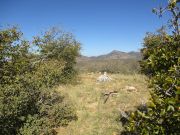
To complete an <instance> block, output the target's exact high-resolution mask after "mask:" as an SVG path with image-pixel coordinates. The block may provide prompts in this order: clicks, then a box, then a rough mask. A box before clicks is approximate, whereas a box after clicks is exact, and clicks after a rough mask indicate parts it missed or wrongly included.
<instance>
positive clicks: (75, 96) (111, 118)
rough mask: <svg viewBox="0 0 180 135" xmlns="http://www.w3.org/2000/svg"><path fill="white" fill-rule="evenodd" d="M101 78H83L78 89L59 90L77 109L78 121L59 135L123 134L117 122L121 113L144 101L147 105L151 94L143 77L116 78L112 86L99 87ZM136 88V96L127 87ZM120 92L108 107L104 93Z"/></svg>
mask: <svg viewBox="0 0 180 135" xmlns="http://www.w3.org/2000/svg"><path fill="white" fill-rule="evenodd" d="M98 76H99V75H98V74H82V75H81V82H80V83H79V84H78V85H75V86H73V85H66V86H59V88H58V90H59V91H61V92H63V93H67V94H68V95H69V97H70V98H71V100H72V101H73V102H74V104H75V106H76V108H77V115H78V120H77V121H73V122H71V123H70V124H69V125H68V126H67V127H65V128H59V129H58V130H57V131H58V133H59V135H117V134H118V132H119V131H121V130H122V126H121V124H120V122H118V121H117V120H116V119H117V118H118V116H119V110H120V109H121V110H133V109H135V107H136V106H137V105H139V104H140V103H141V102H142V100H143V101H146V100H147V98H148V96H149V92H148V89H147V84H146V81H145V79H146V78H145V76H143V75H138V74H135V75H121V74H112V75H110V77H111V78H112V79H113V81H111V82H106V83H97V82H96V79H97V77H98ZM127 85H130V86H134V87H135V88H136V89H137V91H136V92H128V91H127V90H125V86H127ZM114 90H116V91H118V93H117V94H115V95H113V96H110V97H109V99H108V100H107V102H106V103H105V104H104V100H105V97H104V96H103V93H105V92H108V91H114Z"/></svg>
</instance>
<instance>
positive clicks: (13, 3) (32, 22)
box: [0, 0, 168, 56]
mask: <svg viewBox="0 0 180 135" xmlns="http://www.w3.org/2000/svg"><path fill="white" fill-rule="evenodd" d="M0 4H1V6H0V7H1V8H0V25H1V26H4V25H7V24H10V25H18V26H19V27H20V29H21V30H22V31H23V33H24V37H25V38H26V39H29V40H31V39H32V36H34V35H38V34H40V32H41V31H44V30H45V29H48V28H49V27H51V26H59V27H62V28H63V29H65V30H67V31H70V32H72V33H73V34H74V35H75V36H76V38H77V40H78V41H80V42H81V43H82V50H81V52H82V54H83V55H87V56H93V55H100V54H105V53H108V52H110V51H112V50H120V51H125V52H129V51H139V49H140V48H142V42H143V37H144V36H145V33H146V32H155V31H156V29H158V28H160V27H161V26H162V25H163V24H166V19H167V18H168V16H167V15H166V16H165V17H164V18H162V19H159V18H158V17H157V16H156V15H155V14H153V13H152V12H151V11H152V8H154V7H158V6H159V5H166V4H167V0H0Z"/></svg>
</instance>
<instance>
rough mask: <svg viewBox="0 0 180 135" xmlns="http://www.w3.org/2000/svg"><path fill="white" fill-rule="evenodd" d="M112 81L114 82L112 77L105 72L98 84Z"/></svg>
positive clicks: (98, 79) (99, 78)
mask: <svg viewBox="0 0 180 135" xmlns="http://www.w3.org/2000/svg"><path fill="white" fill-rule="evenodd" d="M111 80H112V79H111V77H109V76H108V75H107V73H106V72H104V74H103V75H100V76H99V77H98V78H97V81H98V82H107V81H111Z"/></svg>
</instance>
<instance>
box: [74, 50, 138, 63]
mask: <svg viewBox="0 0 180 135" xmlns="http://www.w3.org/2000/svg"><path fill="white" fill-rule="evenodd" d="M111 59H112V60H116V59H122V60H126V59H137V60H140V59H141V54H140V52H136V51H130V52H123V51H119V50H113V51H111V52H109V53H107V54H103V55H99V56H90V57H88V56H84V55H81V56H80V57H78V59H77V61H89V60H111Z"/></svg>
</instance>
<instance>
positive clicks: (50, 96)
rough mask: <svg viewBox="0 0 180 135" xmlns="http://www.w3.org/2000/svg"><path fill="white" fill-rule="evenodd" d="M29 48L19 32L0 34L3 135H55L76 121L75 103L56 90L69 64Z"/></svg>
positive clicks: (0, 113) (0, 102)
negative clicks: (57, 129)
mask: <svg viewBox="0 0 180 135" xmlns="http://www.w3.org/2000/svg"><path fill="white" fill-rule="evenodd" d="M67 42H68V39H67ZM30 46H31V44H30V43H29V42H27V41H24V40H22V33H21V32H20V31H18V30H17V28H10V29H6V30H1V31H0V82H1V85H0V129H1V130H0V134H4V135H6V134H7V135H12V134H25V135H32V134H35V135H36V134H37V135H39V134H56V132H55V130H54V128H56V127H58V126H67V124H68V123H69V122H70V121H72V120H76V119H77V116H76V113H75V108H74V107H73V105H72V103H70V101H69V100H67V99H66V97H65V96H63V95H62V94H60V93H59V92H56V91H55V90H54V89H53V87H54V86H55V85H57V84H58V83H60V82H63V81H62V78H63V75H64V74H65V73H64V72H65V67H66V65H67V63H68V62H69V61H65V59H63V58H59V59H58V58H52V57H49V55H45V54H43V53H41V52H39V53H38V54H33V53H32V52H29V50H30ZM67 50H68V49H67ZM70 50H71V48H70ZM59 51H60V50H59ZM76 51H77V52H76V53H77V54H78V50H76ZM59 54H61V52H59ZM64 54H66V52H64ZM47 56H48V57H47ZM72 57H76V55H74V56H72ZM71 66H72V69H73V65H71Z"/></svg>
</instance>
